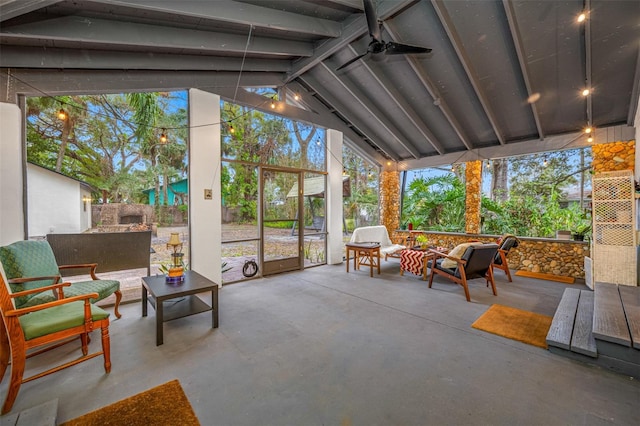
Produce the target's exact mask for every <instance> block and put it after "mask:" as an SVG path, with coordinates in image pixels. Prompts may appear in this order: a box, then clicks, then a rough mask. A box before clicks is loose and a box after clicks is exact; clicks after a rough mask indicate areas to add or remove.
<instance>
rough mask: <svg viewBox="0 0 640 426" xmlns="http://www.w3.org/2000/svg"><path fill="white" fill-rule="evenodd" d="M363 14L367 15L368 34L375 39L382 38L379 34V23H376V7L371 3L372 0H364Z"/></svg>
mask: <svg viewBox="0 0 640 426" xmlns="http://www.w3.org/2000/svg"><path fill="white" fill-rule="evenodd" d="M364 14H365V15H366V16H367V26H368V27H369V35H370V36H371V38H373V39H374V40H376V41H380V40H381V39H382V35H381V34H380V24H379V23H378V16H377V15H376V8H375V6H374V5H373V0H364Z"/></svg>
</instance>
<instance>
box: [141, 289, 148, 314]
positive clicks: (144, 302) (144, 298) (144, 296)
mask: <svg viewBox="0 0 640 426" xmlns="http://www.w3.org/2000/svg"><path fill="white" fill-rule="evenodd" d="M142 316H143V317H146V316H147V288H146V287H145V286H142Z"/></svg>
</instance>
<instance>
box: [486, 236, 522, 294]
mask: <svg viewBox="0 0 640 426" xmlns="http://www.w3.org/2000/svg"><path fill="white" fill-rule="evenodd" d="M515 247H518V239H517V238H516V237H514V236H511V235H509V236H506V237H504V240H503V241H502V243H501V244H500V248H499V249H498V253H497V254H496V256H495V257H494V259H493V262H492V263H491V268H492V269H501V270H503V271H504V273H505V274H506V275H507V279H508V280H509V282H513V279H512V278H511V271H510V270H509V262H508V261H507V255H508V254H509V251H511V249H513V248H515Z"/></svg>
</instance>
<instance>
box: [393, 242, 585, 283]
mask: <svg viewBox="0 0 640 426" xmlns="http://www.w3.org/2000/svg"><path fill="white" fill-rule="evenodd" d="M394 234H395V236H405V237H406V236H408V234H409V231H395V232H394ZM424 234H426V235H427V238H428V239H429V241H428V244H429V245H433V246H440V247H447V248H449V249H451V248H453V247H455V246H457V245H458V244H461V243H464V242H467V241H470V240H477V241H482V242H485V243H488V242H495V241H496V240H497V239H498V237H499V235H480V234H456V233H450V232H430V231H424ZM519 240H520V245H519V246H518V247H517V248H514V249H511V251H510V252H509V256H508V258H507V260H508V262H509V268H510V269H511V270H516V271H517V270H523V271H531V272H541V273H545V274H553V275H561V276H566V277H573V278H576V279H580V280H584V277H585V276H584V258H585V256H589V243H588V242H583V241H571V240H554V239H549V238H528V237H519Z"/></svg>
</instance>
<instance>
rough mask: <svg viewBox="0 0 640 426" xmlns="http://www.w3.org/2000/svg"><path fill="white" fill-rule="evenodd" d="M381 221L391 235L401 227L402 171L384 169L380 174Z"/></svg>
mask: <svg viewBox="0 0 640 426" xmlns="http://www.w3.org/2000/svg"><path fill="white" fill-rule="evenodd" d="M380 223H381V224H382V225H384V226H386V227H387V231H388V232H389V235H391V234H392V233H393V230H394V229H398V228H399V227H400V172H398V171H384V172H382V173H381V175H380Z"/></svg>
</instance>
